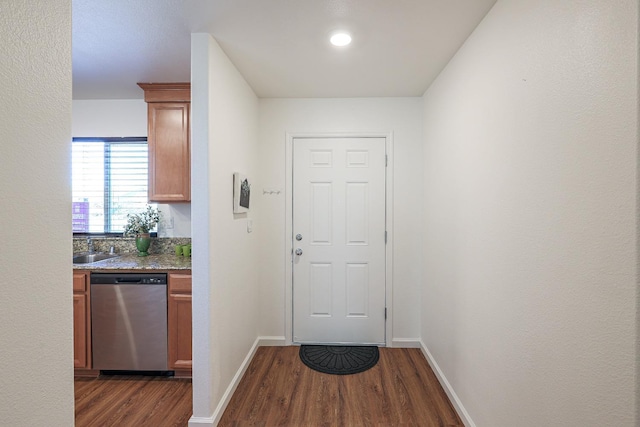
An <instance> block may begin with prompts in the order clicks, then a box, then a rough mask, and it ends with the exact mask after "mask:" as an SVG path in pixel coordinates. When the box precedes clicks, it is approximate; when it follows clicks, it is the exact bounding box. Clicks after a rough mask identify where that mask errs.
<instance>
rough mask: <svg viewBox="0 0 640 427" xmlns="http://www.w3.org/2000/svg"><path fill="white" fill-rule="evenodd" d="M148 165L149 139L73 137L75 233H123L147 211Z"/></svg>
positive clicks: (73, 221)
mask: <svg viewBox="0 0 640 427" xmlns="http://www.w3.org/2000/svg"><path fill="white" fill-rule="evenodd" d="M148 165H149V161H148V148H147V140H146V138H74V139H73V142H72V185H73V220H72V223H73V232H74V233H122V232H123V230H124V226H125V224H126V222H127V214H128V213H139V212H141V211H143V210H144V209H145V208H146V205H147V197H148V196H147V185H148V178H147V172H148ZM153 206H154V207H155V205H153Z"/></svg>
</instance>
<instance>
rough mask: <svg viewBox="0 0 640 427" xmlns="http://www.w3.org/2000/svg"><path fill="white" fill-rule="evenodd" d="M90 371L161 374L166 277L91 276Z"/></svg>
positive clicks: (164, 357)
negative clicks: (158, 372) (91, 358)
mask: <svg viewBox="0 0 640 427" xmlns="http://www.w3.org/2000/svg"><path fill="white" fill-rule="evenodd" d="M91 334H92V337H91V339H92V350H93V351H92V353H93V369H96V370H110V371H111V370H113V371H122V370H124V371H166V370H167V275H166V274H157V273H140V274H138V273H91Z"/></svg>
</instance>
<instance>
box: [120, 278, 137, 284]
mask: <svg viewBox="0 0 640 427" xmlns="http://www.w3.org/2000/svg"><path fill="white" fill-rule="evenodd" d="M114 282H115V283H116V284H118V283H125V284H135V283H142V278H141V277H116V280H115V281H114Z"/></svg>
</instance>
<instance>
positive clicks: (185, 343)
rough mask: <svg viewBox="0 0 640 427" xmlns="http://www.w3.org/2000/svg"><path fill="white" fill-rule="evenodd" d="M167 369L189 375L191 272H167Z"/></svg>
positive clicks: (178, 375)
mask: <svg viewBox="0 0 640 427" xmlns="http://www.w3.org/2000/svg"><path fill="white" fill-rule="evenodd" d="M168 305H169V307H168V313H167V321H168V333H169V336H168V346H169V351H168V353H169V355H168V357H169V369H171V370H173V371H174V372H175V376H177V377H190V376H191V369H192V361H191V354H192V352H191V342H192V338H191V337H192V333H191V272H190V271H189V272H169V298H168Z"/></svg>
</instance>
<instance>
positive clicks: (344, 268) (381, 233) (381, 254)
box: [292, 138, 386, 344]
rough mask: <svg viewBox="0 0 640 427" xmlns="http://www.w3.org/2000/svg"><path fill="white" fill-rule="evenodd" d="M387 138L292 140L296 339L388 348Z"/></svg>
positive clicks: (299, 341) (294, 320) (294, 333)
mask: <svg viewBox="0 0 640 427" xmlns="http://www.w3.org/2000/svg"><path fill="white" fill-rule="evenodd" d="M385 177H386V173H385V138H295V139H294V141H293V236H292V238H293V251H294V254H293V341H294V342H296V343H325V344H329V343H333V344H337V343H344V344H347V343H350V344H384V342H385V203H386V201H385V200H386V197H385Z"/></svg>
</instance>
